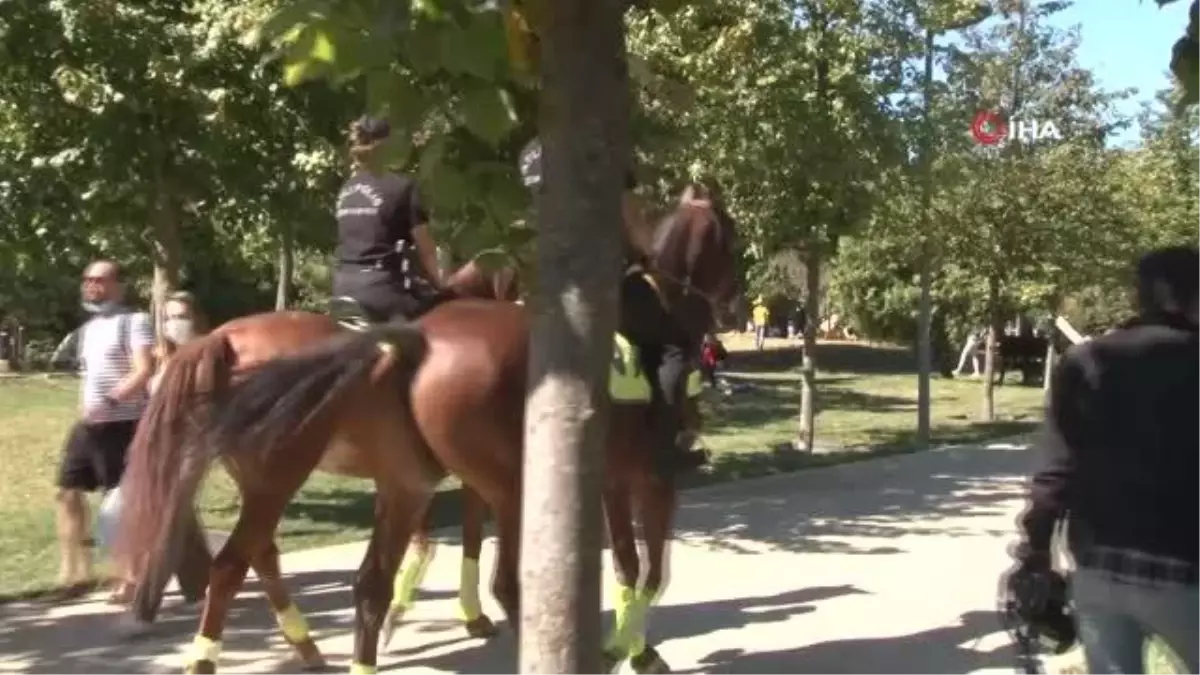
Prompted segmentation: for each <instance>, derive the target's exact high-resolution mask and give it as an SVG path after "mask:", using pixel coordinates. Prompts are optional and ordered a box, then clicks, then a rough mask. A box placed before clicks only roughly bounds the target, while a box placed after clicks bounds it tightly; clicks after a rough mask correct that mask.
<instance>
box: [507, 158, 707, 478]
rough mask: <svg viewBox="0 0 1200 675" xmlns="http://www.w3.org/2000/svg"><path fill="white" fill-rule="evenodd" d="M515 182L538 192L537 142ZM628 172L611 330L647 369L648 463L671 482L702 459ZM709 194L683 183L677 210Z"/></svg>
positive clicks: (673, 327) (681, 345) (702, 202)
mask: <svg viewBox="0 0 1200 675" xmlns="http://www.w3.org/2000/svg"><path fill="white" fill-rule="evenodd" d="M519 161H520V170H521V177H522V180H523V181H524V183H525V185H526V187H529V188H531V189H533V190H535V191H536V190H538V189H540V188H541V186H542V185H543V180H542V178H543V177H542V146H541V141H540V140H538V139H536V138H535V139H533V140H532V141H530V142H529V143H528V144H527V145H526V146H525V148H524V149H523V150H522V151H521V156H520V159H519ZM636 188H637V180H636V178H635V176H634V174H633V171H627V172H626V174H625V190H624V192H623V193H622V195H621V231H622V234H623V235H624V236H623V237H622V241H623V250H624V275H623V277H622V280H621V309H620V315H619V318H618V325H617V330H618V332H620V333H621V334H622V335H624V336H625V337H626V338H628V339H629V341H630V342H632V343H633V344H635V345H637V347H638V350H639V352H640V353H641V357H642V361H643V362H644V363H645V365H646V366H647V368H646V370H647V376H648V379H649V380H650V385H651V392H652V399H651V411H652V412H651V414H652V415H653V417H654V421H655V424H656V428H657V434H658V438H659V442H658V443H657V444H656V447H655V451H656V452H655V454H654V457H653V461H654V464H655V468H656V470H657V472H658V473H659V475H661V476H662V477H663V478H664V479H665V480H671V479H672V478H673V477H674V476H675V475H677V474H678V473H680V472H683V471H688V470H691V469H695V468H697V467H699V466H701V465H702V464H703V463H704V462H705V461H706V459H707V456H706V455H705V454H704V453H703V452H701V451H698V450H693V449H692V444H693V442H694V438H693V437H692V435H691V434H690V433H688V432H687V431H685V429H684V404H685V402H686V396H687V391H686V387H687V375H688V372H689V371H688V369H689V363H688V356H689V355H688V338H687V335H686V334H685V332H684V331H683V329H682V328H681V327H679V326H678V325H677V324H676V322H675V321H674V320H673V319H672V317H671V315H670V314H669V313H668V312H667V311H666V309H665V308H664V307H663V304H662V300H661V299H660V298H659V294H658V291H657V290H655V288H654V287H653V286H651V285H650V282H648V281H647V280H646V276H645V274H644V273H643V272H644V271H649V270H650V269H651V267H652V261H653V258H654V227H653V226H652V225H651V224H650V223H648V222H647V221H646V218H645V215H644V210H643V208H642V204H641V200H640V199H639V197H638V196H637V193H636V192H635V190H636ZM709 199H710V195H709V193H708V191H707V189H706V188H704V186H702V185H700V184H698V183H690V184H688V185H687V186H686V187H685V188H684V190H683V192H682V194H681V196H680V202H679V204H680V206H681V207H684V206H689V205H691V206H705V207H707V206H709V205H710V202H709Z"/></svg>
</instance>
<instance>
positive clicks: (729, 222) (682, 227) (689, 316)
mask: <svg viewBox="0 0 1200 675" xmlns="http://www.w3.org/2000/svg"><path fill="white" fill-rule="evenodd" d="M736 241H737V232H736V229H735V225H734V222H733V218H731V217H730V216H729V212H728V211H726V210H725V205H724V202H723V201H722V200H721V197H720V194H718V193H717V192H716V190H714V189H711V188H710V187H708V186H706V185H704V184H702V183H690V184H688V185H687V187H686V188H684V191H683V194H682V196H681V198H680V200H679V204H678V205H677V206H676V208H675V210H674V212H672V213H671V214H670V215H668V216H667V217H666V219H665V220H663V222H662V224H660V225H659V227H658V231H657V233H656V235H655V241H654V264H655V267H656V268H657V269H658V271H659V272H660V273H661V274H662V275H663V276H664V277H666V279H667V285H668V286H670V287H673V288H672V289H671V291H670V292H669V294H668V297H669V301H670V302H671V303H672V304H673V306H672V308H671V311H672V313H676V314H678V315H680V318H681V319H683V321H684V322H685V323H686V324H687V326H688V328H689V329H690V330H692V331H699V332H700V333H701V334H702V333H703V332H705V331H708V330H709V329H711V328H712V327H713V326H714V325H716V324H720V323H722V322H723V321H724V320H725V319H726V318H727V317H728V316H730V315H732V314H733V310H734V303H735V301H736V299H737V293H738V285H739V284H738V271H737V261H736V258H735V253H734V251H735V243H736Z"/></svg>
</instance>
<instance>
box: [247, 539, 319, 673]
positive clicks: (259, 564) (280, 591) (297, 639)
mask: <svg viewBox="0 0 1200 675" xmlns="http://www.w3.org/2000/svg"><path fill="white" fill-rule="evenodd" d="M251 566H252V567H253V568H254V573H255V574H257V575H258V578H259V580H260V581H261V582H262V584H263V591H264V592H265V593H266V595H267V601H268V602H270V603H271V610H272V611H274V612H275V620H276V621H277V622H278V623H279V629H280V630H281V631H283V638H284V639H285V640H287V642H288V644H290V645H291V646H292V648H293V649H295V650H296V655H297V656H299V657H300V660H301V661H303V662H304V667H305V668H308V669H313V670H316V669H319V668H323V667H324V666H325V658H324V657H322V656H321V650H319V649H317V645H316V643H314V642H313V639H312V635H311V634H309V631H308V621H306V620H305V619H304V615H303V614H301V613H300V610H299V609H298V608H297V607H296V604H295V603H294V602H292V596H291V594H290V593H288V589H287V586H286V585H285V584H284V583H283V575H282V574H280V571H279V547H277V546H276V545H275V542H274V541H272V542H271V544H270V545H269V546H268V547H267V548H266V549H264V550H262V551H260V552H259V553H258V554H257V555H255V556H254V558H253V560H252V562H251Z"/></svg>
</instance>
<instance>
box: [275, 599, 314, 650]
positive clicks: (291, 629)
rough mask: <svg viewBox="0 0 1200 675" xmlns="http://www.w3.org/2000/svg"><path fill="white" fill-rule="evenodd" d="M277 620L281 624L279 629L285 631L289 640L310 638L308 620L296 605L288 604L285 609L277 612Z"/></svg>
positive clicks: (284, 634) (298, 640)
mask: <svg viewBox="0 0 1200 675" xmlns="http://www.w3.org/2000/svg"><path fill="white" fill-rule="evenodd" d="M275 622H276V623H278V624H279V629H280V630H282V631H283V636H284V637H285V638H287V640H288V642H291V643H297V642H304V641H305V640H307V639H308V621H306V620H305V619H304V615H303V614H301V613H300V610H299V609H297V608H296V606H295V605H288V606H287V608H286V609H284V610H283V611H280V612H275Z"/></svg>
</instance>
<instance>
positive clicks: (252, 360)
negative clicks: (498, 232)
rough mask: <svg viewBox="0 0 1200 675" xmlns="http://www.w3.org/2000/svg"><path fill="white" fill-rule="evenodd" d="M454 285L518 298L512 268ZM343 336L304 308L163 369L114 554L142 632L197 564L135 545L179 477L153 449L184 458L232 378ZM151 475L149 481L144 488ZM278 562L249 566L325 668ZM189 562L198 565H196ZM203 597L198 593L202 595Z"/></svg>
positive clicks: (303, 648) (357, 464) (181, 520)
mask: <svg viewBox="0 0 1200 675" xmlns="http://www.w3.org/2000/svg"><path fill="white" fill-rule="evenodd" d="M448 287H449V288H450V290H451V292H452V293H453V294H455V295H458V296H462V297H476V296H481V297H483V298H488V297H492V296H493V295H494V297H495V298H496V299H503V300H508V301H512V300H515V299H516V298H517V293H518V289H519V279H518V277H517V275H516V273H515V272H514V271H513V270H510V269H500V270H497V271H495V272H489V271H486V270H485V269H484V268H483V267H482V266H480V265H479V264H478V263H477V261H474V260H472V261H470V262H468V263H466V264H465V265H463V267H462V268H460V269H459V270H458V271H457V272H455V273H454V274H453V275H452V276H451V277H450V279H449V280H448ZM344 332H345V331H344V330H343V329H342V328H340V327H339V326H338V325H337V324H336V323H335V322H334V321H333V320H331V319H330V318H329V317H326V316H324V315H317V314H308V313H303V312H284V313H270V314H260V315H256V316H250V317H245V318H242V319H236V320H233V321H230V322H228V323H226V324H224V325H222V326H220V327H219V328H218V329H216V330H215V331H214V332H213V334H211V335H210V336H206V337H205V338H203V339H201V340H197V341H195V342H193V343H191V344H189V345H186V346H185V348H183V349H181V350H180V352H179V353H178V354H177V358H173V359H172V361H171V364H170V365H169V366H168V368H167V370H168V371H170V372H171V373H172V375H171V376H170V377H168V376H167V375H166V374H165V373H164V376H163V383H164V386H163V390H164V393H163V394H162V395H161V396H158V397H155V398H154V399H153V400H152V403H151V405H150V406H149V408H148V410H147V413H146V415H145V418H144V420H143V422H142V423H141V424H140V425H139V431H138V434H137V437H136V438H135V440H134V443H133V444H132V445H131V447H130V455H129V468H128V470H127V472H126V475H125V483H124V485H125V488H124V490H125V493H126V494H130V495H132V494H136V495H137V499H136V500H134V501H132V502H126V504H127V506H126V507H125V512H124V514H123V516H124V517H123V519H122V520H123V521H127V522H125V523H124V524H123V525H122V530H121V533H120V534H119V540H118V543H117V551H116V553H117V557H118V558H120V559H121V560H123V561H124V562H125V563H126V564H130V565H131V566H133V568H134V571H135V572H136V575H137V578H138V579H139V583H138V584H137V588H136V593H135V597H134V600H133V609H134V616H135V617H136V619H137V620H138V621H139V622H141V623H142V624H143V626H144V625H145V624H147V623H149V622H151V621H153V620H154V618H155V616H156V615H157V612H158V608H159V606H160V604H161V601H162V597H163V591H164V589H165V587H166V584H167V582H168V581H169V579H170V576H171V572H170V570H172V569H174V565H175V564H176V562H177V558H178V557H179V556H181V555H188V556H190V557H193V558H196V557H198V556H199V555H200V553H198V552H196V551H194V550H191V549H193V548H194V547H190V548H189V550H188V552H187V553H186V554H185V553H183V551H182V550H180V549H179V548H177V547H176V548H172V549H171V550H166V549H161V548H159V549H155V548H150V549H149V550H148V549H147V547H146V546H145V545H144V543H145V542H143V541H139V539H140V538H142V537H144V536H145V535H146V534H149V535H150V537H151V539H153V537H154V536H155V535H154V533H153V532H149V533H146V532H143V531H140V530H139V528H142V527H154V525H153V522H154V521H155V516H154V514H153V513H150V512H148V509H153V508H154V505H155V504H160V503H161V500H163V499H166V497H167V495H166V493H165V491H166V490H167V488H168V484H169V483H170V482H171V481H173V480H177V479H173V478H172V477H171V475H170V474H171V472H172V468H171V467H170V466H169V464H163V463H162V462H161V461H159V460H161V459H163V457H155V453H157V452H158V450H157V448H158V447H159V446H163V447H167V448H169V449H170V450H171V451H174V452H175V453H178V452H179V451H180V450H182V446H183V445H184V444H186V443H188V442H191V440H190V439H192V438H193V437H192V436H191V428H190V426H194V425H196V424H198V423H199V420H200V419H202V417H203V415H204V414H205V410H204V408H203V406H201V405H197V404H200V403H202V402H203V401H204V399H205V398H209V397H211V396H212V395H213V394H215V393H217V392H219V391H220V390H222V389H224V388H225V387H226V386H227V385H228V383H229V382H230V380H231V379H233V378H235V377H237V376H239V375H240V374H242V373H244V372H246V371H249V370H252V369H253V368H255V367H257V366H258V365H261V364H262V363H265V362H266V361H268V360H271V359H274V358H277V357H280V356H284V355H287V354H292V353H297V352H300V351H303V350H305V349H306V348H309V347H311V346H313V345H314V344H319V343H322V342H323V341H325V340H327V339H330V338H332V337H335V336H338V335H342V334H344ZM168 382H170V383H171V385H170V387H169V388H168V387H167V386H166V383H168ZM167 454H172V453H170V452H168V453H167ZM345 454H346V453H342V455H345ZM164 457H165V455H164ZM224 459H225V461H224V465H225V467H226V469H227V470H228V472H229V474H230V475H231V476H232V477H233V478H234V480H235V483H237V485H238V488H239V491H240V492H241V493H242V495H243V499H245V497H246V494H247V486H246V484H245V481H246V480H247V479H246V478H245V477H244V476H245V475H246V470H244V469H243V468H242V467H241V466H240V464H241V463H243V462H241V461H239V460H238V459H236V458H224ZM321 468H322V469H324V470H328V471H331V472H334V473H339V474H343V475H351V476H360V477H368V478H369V477H370V471H371V469H370V468H364V465H363V462H362V458H361V457H358V456H350V457H349V458H346V457H342V458H341V459H339V457H338V456H335V457H332V458H326V461H325V462H324V463H323V464H322V467H321ZM253 470H254V469H251V472H253ZM160 477H165V479H166V480H167V481H168V482H167V483H163V484H161V485H158V486H155V485H153V484H151V483H153V482H154V481H157V480H159V478H160ZM147 479H149V480H150V481H151V483H147ZM148 489H149V490H154V491H155V494H152V495H151V496H150V497H146V493H145V491H146V490H148ZM184 507H187V508H184ZM179 509H180V511H179V512H177V513H174V514H173V516H172V520H171V521H170V522H171V525H170V527H171V528H172V535H173V538H171V539H169V540H167V541H169V543H170V544H171V545H172V546H173V547H175V546H177V545H178V544H179V542H178V541H177V539H180V538H181V536H182V538H183V539H184V542H185V543H186V539H187V536H188V535H189V534H191V533H192V532H194V531H195V530H196V527H195V525H194V514H192V513H191V508H190V504H185V503H183V502H180V504H179ZM204 553H207V552H206V551H204ZM148 554H149V555H148ZM164 554H165V555H164ZM278 556H279V552H278V549H277V547H276V546H275V545H274V543H273V542H272V544H271V546H270V547H269V548H268V549H266V550H263V551H260V552H259V553H258V554H257V555H256V556H254V557H253V558H252V559H250V561H249V562H250V565H251V566H252V567H253V568H254V570H255V573H256V574H257V575H258V576H259V578H260V580H261V581H262V583H263V585H264V588H265V590H266V594H267V597H268V600H269V601H270V603H271V605H272V607H273V609H274V610H275V612H276V616H277V618H278V619H279V622H280V626H281V628H282V629H283V631H284V634H285V636H286V637H287V639H288V640H289V642H291V643H292V644H293V645H294V646H295V648H296V650H297V652H298V653H299V655H300V656H301V658H302V659H303V660H304V662H305V663H306V664H307V665H308V666H312V667H316V666H320V665H321V664H322V663H323V660H322V657H321V655H320V652H319V651H318V650H317V648H316V646H315V645H314V644H313V642H312V640H311V638H310V637H309V636H308V629H307V625H306V622H305V620H304V618H303V616H302V615H301V614H300V613H299V612H298V610H297V609H296V607H295V606H294V605H293V604H292V602H291V600H290V598H289V594H288V592H287V589H286V588H285V587H284V585H283V584H282V582H281V581H280V573H279V564H278ZM227 557H228V556H227ZM191 562H196V563H197V564H201V563H202V561H199V560H194V561H191ZM209 562H211V561H209ZM203 591H204V589H203V587H202V588H201V589H200V592H201V594H203ZM201 667H203V666H201Z"/></svg>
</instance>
